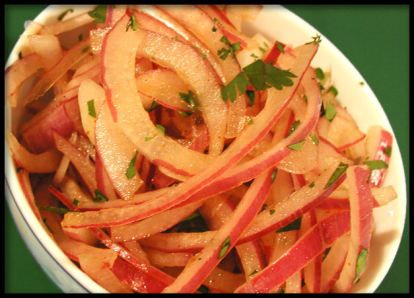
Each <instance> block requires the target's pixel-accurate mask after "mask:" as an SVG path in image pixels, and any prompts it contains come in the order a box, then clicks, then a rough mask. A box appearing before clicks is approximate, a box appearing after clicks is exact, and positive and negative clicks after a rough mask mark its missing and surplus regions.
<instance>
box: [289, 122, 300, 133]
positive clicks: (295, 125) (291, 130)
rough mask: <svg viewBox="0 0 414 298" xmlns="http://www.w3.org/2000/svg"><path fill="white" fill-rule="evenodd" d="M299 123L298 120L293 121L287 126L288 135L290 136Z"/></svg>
mask: <svg viewBox="0 0 414 298" xmlns="http://www.w3.org/2000/svg"><path fill="white" fill-rule="evenodd" d="M299 124H300V120H296V121H293V123H292V125H291V126H290V128H289V132H288V136H290V135H291V134H292V133H293V132H294V131H295V130H296V128H298V126H299Z"/></svg>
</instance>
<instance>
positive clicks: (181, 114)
mask: <svg viewBox="0 0 414 298" xmlns="http://www.w3.org/2000/svg"><path fill="white" fill-rule="evenodd" d="M177 113H178V115H180V116H181V117H189V116H191V115H192V114H193V113H192V112H185V111H177Z"/></svg>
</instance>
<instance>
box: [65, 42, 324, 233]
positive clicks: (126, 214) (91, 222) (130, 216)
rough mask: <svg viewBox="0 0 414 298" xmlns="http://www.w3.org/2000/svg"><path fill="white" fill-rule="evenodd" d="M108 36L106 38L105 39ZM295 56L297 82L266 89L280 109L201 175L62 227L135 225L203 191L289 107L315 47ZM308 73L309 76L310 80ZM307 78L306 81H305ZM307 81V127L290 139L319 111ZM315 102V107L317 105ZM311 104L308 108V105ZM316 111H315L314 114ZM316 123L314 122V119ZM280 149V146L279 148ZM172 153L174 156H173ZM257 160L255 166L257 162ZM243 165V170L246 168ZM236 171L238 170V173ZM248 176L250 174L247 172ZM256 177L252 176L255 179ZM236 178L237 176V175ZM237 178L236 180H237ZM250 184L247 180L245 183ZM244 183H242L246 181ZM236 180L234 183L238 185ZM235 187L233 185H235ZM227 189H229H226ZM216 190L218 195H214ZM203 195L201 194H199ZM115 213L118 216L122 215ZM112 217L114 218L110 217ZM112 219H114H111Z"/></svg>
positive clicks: (267, 113)
mask: <svg viewBox="0 0 414 298" xmlns="http://www.w3.org/2000/svg"><path fill="white" fill-rule="evenodd" d="M108 36H110V35H108ZM296 50H297V53H301V55H298V57H297V60H295V63H294V65H293V66H292V68H291V71H292V72H293V73H295V74H297V76H298V77H297V78H294V79H293V82H294V84H293V86H291V87H288V88H284V89H283V90H281V91H280V92H277V91H276V90H274V89H269V90H268V92H269V99H268V100H270V101H271V100H274V101H276V102H281V104H280V105H278V106H275V105H270V104H268V105H266V106H265V108H264V109H263V110H262V112H261V113H260V114H259V115H258V116H256V117H255V121H254V123H253V124H251V125H249V126H248V127H246V129H245V130H243V133H242V134H241V135H240V137H238V138H236V140H235V141H234V142H233V143H232V144H231V145H230V146H229V147H228V148H227V150H226V151H225V152H223V154H221V155H220V156H218V157H217V158H216V162H215V163H213V164H211V165H210V166H209V167H208V168H207V169H205V170H204V171H202V172H201V173H200V174H198V175H196V176H193V177H191V178H190V179H188V180H187V181H186V182H184V183H182V184H180V185H178V186H177V187H176V188H175V189H174V192H173V193H172V194H170V195H169V196H165V197H163V198H160V200H157V202H146V203H143V204H141V205H138V206H129V207H125V208H124V209H118V210H117V209H112V210H109V212H108V211H105V210H101V211H99V212H94V211H89V212H83V213H80V214H77V215H76V216H74V215H73V214H72V215H71V214H70V213H67V214H65V218H64V220H63V225H66V226H69V227H82V226H95V227H97V226H101V227H103V226H115V225H122V224H127V223H131V222H134V221H138V220H140V219H143V218H146V217H149V216H152V215H154V214H156V213H159V212H162V211H164V210H167V209H169V208H171V207H172V206H175V205H179V204H180V203H183V202H185V201H188V202H191V200H188V199H189V198H190V197H191V196H192V195H194V194H195V193H197V192H200V188H201V189H202V187H205V186H206V185H208V184H210V183H211V182H212V181H214V179H216V178H217V177H218V176H219V175H220V174H221V173H222V172H223V171H226V170H228V169H229V168H231V167H232V166H233V165H234V164H236V163H237V162H238V161H240V160H241V159H242V158H243V157H244V156H245V155H246V154H247V153H248V152H249V151H250V150H251V149H252V148H253V147H254V146H255V145H256V144H257V143H258V142H260V141H261V140H262V139H263V138H264V137H265V136H266V135H267V133H268V132H269V131H270V129H271V128H272V127H273V126H274V125H275V123H277V121H278V120H279V119H280V117H281V116H282V114H283V112H284V111H285V108H286V107H287V105H288V104H289V102H290V100H291V99H292V97H293V95H294V93H295V91H296V89H297V87H298V85H299V83H300V81H301V79H302V76H303V74H304V72H305V71H306V69H307V67H308V66H309V63H310V61H311V59H312V58H313V56H314V55H315V53H316V50H317V45H315V44H306V45H304V46H302V47H300V48H298V49H296ZM311 76H312V73H310V78H311ZM308 78H309V77H308ZM310 78H309V79H308V80H307V82H309V83H308V84H310V85H309V86H308V87H309V97H310V99H309V102H310V104H309V105H310V109H309V113H310V114H309V115H308V114H307V121H304V123H306V124H307V125H303V127H302V130H301V129H298V130H297V131H296V132H295V133H294V134H292V135H291V137H292V138H293V137H298V136H300V134H299V133H304V132H305V131H306V129H312V127H313V126H314V125H315V123H314V122H313V121H312V120H314V119H315V117H317V114H315V113H316V112H315V108H316V109H318V108H319V104H320V98H319V95H320V93H319V90H318V89H317V88H318V87H317V86H316V84H315V82H314V80H311V79H310ZM318 102H319V104H318ZM311 103H312V104H311ZM316 111H317V110H316ZM315 120H316V121H317V118H316V119H315ZM287 141H292V139H289V138H288V139H287ZM289 144H290V143H285V144H283V145H281V147H278V146H276V148H272V149H273V150H268V151H267V152H266V153H265V154H262V155H261V156H260V157H258V158H257V159H253V160H251V161H250V163H249V162H247V163H246V164H244V169H243V170H245V169H246V168H248V167H250V166H251V167H253V168H255V169H256V170H258V172H256V174H257V175H258V174H259V173H261V172H263V170H265V169H268V168H270V167H271V166H272V163H271V161H269V159H270V160H271V159H272V158H274V159H276V161H280V158H283V157H285V156H286V155H287V154H288V153H289V151H290V150H289V149H288V148H287V147H285V146H288V145H289ZM279 145H280V144H279ZM175 153H176V152H175ZM258 160H260V162H259V163H257V161H258ZM246 165H247V166H246ZM239 170H240V169H239ZM250 172H252V171H250ZM250 172H247V171H245V173H246V174H250ZM257 175H256V176H257ZM239 176H241V175H240V174H239ZM256 176H253V177H256ZM234 177H235V175H233V176H231V177H230V178H234ZM238 178H240V177H237V179H238ZM248 180H250V179H248ZM248 180H245V181H248ZM239 181H241V180H238V181H237V182H236V183H237V184H238V183H239ZM237 184H236V185H237ZM230 188H231V187H230ZM220 189H223V187H217V188H215V190H214V193H217V192H218V191H220ZM217 190H218V191H217ZM203 195H204V194H203ZM118 212H122V215H121V214H120V213H119V214H118V215H119V216H117V215H115V214H116V213H118ZM114 213H115V214H114ZM108 215H110V217H111V220H108ZM114 215H115V216H114Z"/></svg>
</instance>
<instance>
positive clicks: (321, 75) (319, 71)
mask: <svg viewBox="0 0 414 298" xmlns="http://www.w3.org/2000/svg"><path fill="white" fill-rule="evenodd" d="M315 74H316V77H317V78H318V79H319V80H321V81H322V80H323V79H324V78H325V73H324V72H323V70H322V69H321V68H319V67H318V68H316V69H315Z"/></svg>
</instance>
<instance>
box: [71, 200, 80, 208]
mask: <svg viewBox="0 0 414 298" xmlns="http://www.w3.org/2000/svg"><path fill="white" fill-rule="evenodd" d="M72 203H73V205H75V206H79V203H80V202H79V200H78V199H73V201H72Z"/></svg>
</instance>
